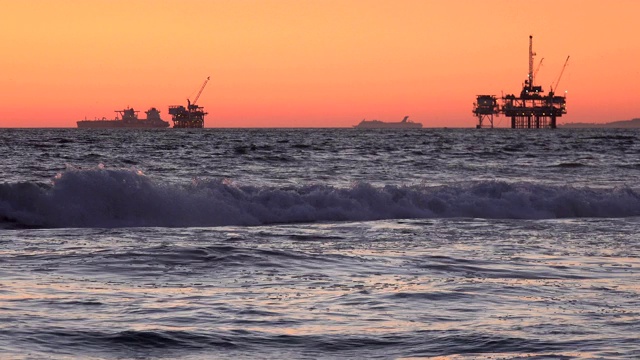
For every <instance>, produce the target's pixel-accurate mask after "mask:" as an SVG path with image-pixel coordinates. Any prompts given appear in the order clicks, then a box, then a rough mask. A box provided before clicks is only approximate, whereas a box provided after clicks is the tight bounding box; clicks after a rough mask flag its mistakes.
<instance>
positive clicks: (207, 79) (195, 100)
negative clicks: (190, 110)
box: [187, 76, 211, 105]
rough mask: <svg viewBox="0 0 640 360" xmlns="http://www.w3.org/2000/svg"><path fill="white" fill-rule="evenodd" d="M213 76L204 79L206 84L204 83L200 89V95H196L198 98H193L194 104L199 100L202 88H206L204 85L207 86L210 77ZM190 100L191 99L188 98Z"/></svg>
mask: <svg viewBox="0 0 640 360" xmlns="http://www.w3.org/2000/svg"><path fill="white" fill-rule="evenodd" d="M210 78H211V76H207V78H206V79H205V81H204V84H202V87H201V88H200V91H198V95H196V98H195V99H193V104H192V105H195V104H196V103H197V102H198V99H199V98H200V94H202V90H204V87H205V86H207V82H209V79H210ZM187 100H189V99H187Z"/></svg>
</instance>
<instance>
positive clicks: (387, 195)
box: [0, 168, 640, 228]
mask: <svg viewBox="0 0 640 360" xmlns="http://www.w3.org/2000/svg"><path fill="white" fill-rule="evenodd" d="M639 215H640V193H639V192H638V191H637V190H634V189H631V188H628V187H623V188H609V189H601V188H578V187H571V186H551V185H539V184H531V183H507V182H500V181H485V182H473V183H459V184H451V185H445V186H426V185H420V186H385V187H374V186H372V185H370V184H367V183H357V184H354V185H353V186H351V187H349V188H337V187H332V186H328V185H322V184H316V185H307V186H298V187H256V186H241V185H237V184H233V183H231V182H229V181H227V180H220V179H214V180H194V181H193V182H192V183H190V184H188V185H176V184H171V183H164V182H161V181H157V180H154V179H151V178H149V177H147V176H145V175H143V174H142V173H141V172H139V171H137V170H135V169H125V170H108V169H104V168H96V169H90V170H79V169H70V170H67V171H65V172H64V173H62V174H60V175H58V176H57V177H56V178H55V179H53V181H52V184H51V185H42V184H37V183H4V184H0V223H2V225H3V227H4V228H11V227H14V228H24V227H36V228H37V227H42V228H49V227H107V228H114V227H139V226H145V227H146V226H159V227H192V226H203V227H204V226H224V225H263V224H274V223H295V222H321V221H364V220H380V219H401V218H452V217H474V218H492V219H555V218H579V217H629V216H639Z"/></svg>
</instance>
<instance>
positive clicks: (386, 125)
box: [353, 116, 422, 129]
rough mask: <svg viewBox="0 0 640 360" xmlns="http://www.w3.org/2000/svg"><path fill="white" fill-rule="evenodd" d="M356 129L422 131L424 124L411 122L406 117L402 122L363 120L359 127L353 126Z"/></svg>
mask: <svg viewBox="0 0 640 360" xmlns="http://www.w3.org/2000/svg"><path fill="white" fill-rule="evenodd" d="M353 127H354V128H356V129H421V128H422V124H421V123H419V122H414V121H411V120H409V116H405V117H404V118H403V119H402V121H398V122H384V121H380V120H365V119H363V120H362V121H361V122H360V123H359V124H358V125H354V126H353Z"/></svg>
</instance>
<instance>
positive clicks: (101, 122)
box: [78, 107, 169, 129]
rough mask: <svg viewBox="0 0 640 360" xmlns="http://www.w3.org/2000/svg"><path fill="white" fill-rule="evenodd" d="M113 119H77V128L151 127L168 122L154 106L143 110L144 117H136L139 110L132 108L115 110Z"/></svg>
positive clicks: (157, 126) (165, 126) (161, 126)
mask: <svg viewBox="0 0 640 360" xmlns="http://www.w3.org/2000/svg"><path fill="white" fill-rule="evenodd" d="M116 113H118V114H119V115H120V117H118V116H117V115H116V118H115V119H106V118H102V119H96V120H80V121H78V127H79V128H87V129H114V128H133V129H151V128H167V127H169V122H167V121H164V120H162V119H161V118H160V111H159V110H158V109H156V108H154V107H152V108H151V109H149V110H147V111H145V114H147V118H146V119H138V113H139V111H136V110H133V109H132V108H126V109H124V110H116Z"/></svg>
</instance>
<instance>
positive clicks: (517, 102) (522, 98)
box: [473, 36, 569, 129]
mask: <svg viewBox="0 0 640 360" xmlns="http://www.w3.org/2000/svg"><path fill="white" fill-rule="evenodd" d="M535 55H536V54H535V53H534V52H533V36H529V75H528V77H527V79H525V80H524V83H523V85H522V91H521V92H520V95H519V96H516V95H514V94H509V95H504V96H502V98H500V100H501V101H502V104H499V103H498V98H497V97H496V96H494V95H477V97H476V102H475V103H474V104H473V114H474V116H475V117H477V118H478V124H477V125H476V128H478V129H480V128H483V127H490V128H493V117H494V115H495V116H499V115H500V114H504V115H505V116H506V117H510V118H511V128H512V129H543V128H547V129H555V128H556V127H557V124H556V119H557V118H559V117H561V116H562V115H563V114H566V113H567V107H566V100H567V99H566V94H565V95H556V94H555V93H554V89H557V88H558V84H559V83H560V79H561V78H562V74H563V73H564V69H565V68H566V67H567V63H568V62H569V57H568V56H567V60H566V61H565V62H564V66H563V67H562V71H561V72H560V75H559V76H558V79H557V80H556V81H555V83H554V84H553V85H551V88H550V90H549V92H548V93H547V95H543V92H544V90H542V86H537V85H535V82H534V77H535V75H536V73H537V69H536V71H535V72H534V71H533V57H534V56H535ZM541 64H542V60H541V61H540V64H539V65H538V69H539V68H540V65H541ZM485 120H487V121H488V122H489V124H486V123H485V122H484V121H485Z"/></svg>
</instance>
